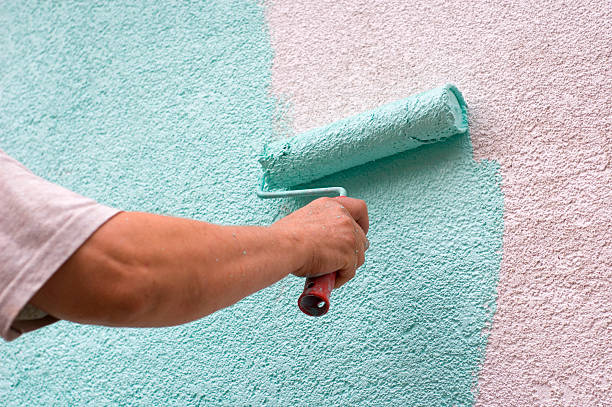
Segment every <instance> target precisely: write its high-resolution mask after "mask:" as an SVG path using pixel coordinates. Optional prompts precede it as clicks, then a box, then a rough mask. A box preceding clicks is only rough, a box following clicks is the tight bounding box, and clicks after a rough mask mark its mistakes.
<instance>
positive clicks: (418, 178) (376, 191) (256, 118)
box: [0, 1, 502, 405]
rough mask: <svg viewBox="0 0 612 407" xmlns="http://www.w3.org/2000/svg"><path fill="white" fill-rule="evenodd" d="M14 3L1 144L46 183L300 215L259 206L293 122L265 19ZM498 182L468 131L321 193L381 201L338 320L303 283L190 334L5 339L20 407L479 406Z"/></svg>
mask: <svg viewBox="0 0 612 407" xmlns="http://www.w3.org/2000/svg"><path fill="white" fill-rule="evenodd" d="M2 7H3V12H2V13H0V27H1V28H0V30H3V35H2V36H0V48H1V49H3V50H4V51H3V53H2V54H0V72H2V73H3V77H2V86H1V90H2V104H1V105H0V143H1V145H2V148H3V149H5V150H6V151H7V152H9V153H11V154H13V155H14V156H16V157H17V158H18V159H20V160H22V161H23V162H25V163H26V164H27V165H28V166H30V167H31V168H32V169H33V170H34V171H35V172H37V173H38V174H41V175H43V176H45V177H47V178H48V179H51V180H53V181H56V182H59V183H60V184H62V185H65V186H67V187H69V188H72V189H74V190H76V191H78V192H81V193H83V194H85V195H88V196H91V197H93V198H96V199H98V200H100V201H101V202H103V203H106V204H109V205H113V206H118V207H121V208H124V209H130V210H145V211H154V212H159V213H166V214H173V215H179V216H190V217H195V218H198V219H202V220H207V221H211V222H223V223H249V224H267V223H270V222H271V221H273V219H275V218H276V217H278V216H281V215H282V214H284V213H286V212H287V211H289V210H291V209H292V208H295V207H296V206H297V204H298V202H296V201H291V200H287V201H282V202H277V201H274V202H272V201H262V200H259V199H257V198H256V196H255V194H254V192H255V188H256V187H257V182H258V178H259V176H260V173H261V171H260V168H259V164H258V163H257V156H258V154H259V152H260V150H261V147H262V145H263V144H264V143H265V142H268V141H270V140H273V139H277V138H279V135H275V134H274V133H275V129H277V128H282V125H278V124H277V123H275V119H274V118H275V117H277V114H278V108H277V104H276V103H275V100H274V99H273V98H272V97H271V96H270V95H269V93H268V88H269V84H270V68H271V64H272V51H271V48H270V44H269V40H268V36H267V31H266V27H265V24H264V18H263V10H262V8H261V7H260V6H257V5H255V4H253V3H251V2H246V1H233V2H227V1H219V2H216V3H212V4H206V5H205V6H204V5H198V6H184V5H182V4H165V3H164V5H157V6H150V5H145V4H140V3H138V4H136V5H133V4H130V5H122V4H115V5H102V6H98V5H89V4H75V5H72V4H68V5H62V6H60V5H56V4H46V5H42V6H40V5H37V4H34V3H19V4H18V5H8V4H6V5H3V6H2ZM4 34H6V35H4ZM339 74H341V73H339ZM433 85H436V84H434V83H432V84H430V86H428V87H431V86H433ZM409 94H410V93H407V94H405V95H403V96H407V95H409ZM330 97H331V96H330ZM469 102H470V101H469V100H468V104H469ZM281 110H282V109H281ZM359 110H365V109H359ZM340 117H341V116H340V115H339V116H337V117H334V119H338V118H340ZM322 124H324V123H322ZM498 170H499V168H498V166H497V164H495V163H493V162H486V161H485V162H481V163H476V162H474V160H473V159H472V150H471V145H470V140H469V138H468V137H467V136H459V137H453V138H450V139H448V140H447V141H445V142H441V143H439V144H435V145H428V146H424V147H422V148H420V149H417V150H414V151H409V152H406V153H402V154H399V155H397V156H394V157H391V158H386V159H383V160H379V161H377V162H374V163H370V164H367V165H364V166H361V167H359V168H355V169H349V170H347V171H344V172H341V173H339V174H335V175H332V176H330V177H328V178H326V179H324V180H322V181H321V182H322V183H328V182H329V183H333V184H340V185H343V186H346V187H347V189H348V190H349V192H350V193H351V195H353V196H356V197H361V198H363V199H365V200H366V201H367V202H368V204H369V206H370V216H371V220H372V226H371V232H370V235H369V238H370V241H371V249H370V251H369V252H368V257H367V262H366V265H365V266H364V267H363V269H362V270H360V273H359V275H358V277H357V278H356V279H355V280H353V281H352V282H351V283H350V284H348V285H346V286H345V287H343V288H342V289H341V290H339V291H337V292H334V293H333V295H332V309H331V310H330V312H329V313H328V314H327V315H326V316H325V317H322V318H318V319H315V318H309V317H307V316H305V315H303V314H302V313H301V312H300V311H299V310H298V308H297V304H296V300H297V297H298V295H299V293H300V292H301V288H302V284H303V282H302V281H301V280H299V279H296V278H288V279H286V280H284V281H282V282H280V283H279V284H277V285H275V286H273V287H271V288H269V289H266V290H263V291H262V292H260V293H258V294H256V295H254V296H251V297H249V298H247V299H245V300H243V301H242V302H240V303H238V304H237V305H235V306H233V307H231V308H229V309H227V310H223V311H220V312H218V313H216V314H214V315H212V316H209V317H207V318H204V319H202V320H200V321H197V322H194V323H191V324H187V325H184V326H180V327H174V328H166V329H110V328H99V327H86V326H79V325H76V324H70V323H67V322H61V323H59V324H56V325H55V326H52V327H49V328H45V329H43V330H41V331H39V332H36V333H32V334H28V335H26V336H24V337H23V338H20V339H19V340H18V341H16V342H14V343H11V344H2V345H0V354H1V355H2V364H0V393H1V394H3V395H4V396H5V397H4V400H3V401H4V402H5V404H7V405H24V404H26V405H28V404H29V405H32V404H33V405H49V404H75V405H79V404H87V403H91V404H124V405H129V404H143V405H167V404H170V405H198V404H201V405H315V404H320V403H321V402H324V403H326V404H328V405H364V404H366V405H367V404H372V403H376V404H379V405H406V404H448V405H450V404H455V405H466V404H470V403H471V402H472V400H473V395H472V393H471V392H470V388H471V386H472V385H473V384H474V379H475V376H474V375H475V373H476V371H477V366H478V364H479V363H480V362H481V361H482V355H483V349H484V345H485V341H486V336H485V335H483V333H482V330H483V329H484V328H486V327H487V326H488V323H489V321H490V319H491V316H492V313H493V311H494V309H495V286H496V281H497V270H498V267H499V262H500V250H501V238H500V237H501V230H502V216H501V208H502V196H501V192H500V189H499V182H500V179H499V175H498Z"/></svg>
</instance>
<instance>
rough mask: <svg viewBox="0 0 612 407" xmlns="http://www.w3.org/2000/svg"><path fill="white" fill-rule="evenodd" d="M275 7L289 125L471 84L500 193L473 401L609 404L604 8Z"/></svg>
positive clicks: (476, 123) (466, 89)
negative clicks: (485, 337) (500, 225)
mask: <svg viewBox="0 0 612 407" xmlns="http://www.w3.org/2000/svg"><path fill="white" fill-rule="evenodd" d="M408 3H411V4H410V5H409V4H408ZM577 3H580V4H579V5H577ZM267 17H268V21H269V24H270V31H271V37H272V44H273V47H274V50H275V60H274V67H273V84H272V86H273V92H274V93H275V94H276V95H277V96H279V97H280V98H282V99H286V100H287V101H288V102H289V104H290V109H289V116H290V117H291V119H292V121H293V123H292V125H293V128H294V129H295V130H296V131H302V130H304V129H307V128H311V127H313V126H316V125H322V124H325V123H328V122H331V121H333V120H336V119H338V118H340V117H343V116H346V115H348V114H351V113H355V112H358V111H362V110H364V109H366V108H370V107H374V106H377V105H379V104H381V103H383V102H386V101H390V100H393V99H397V98H400V97H404V96H407V95H410V94H412V93H415V92H417V91H420V90H425V89H428V88H431V87H434V86H437V85H441V84H443V83H445V82H453V83H455V84H456V85H457V86H458V87H459V89H461V91H462V92H463V93H464V96H465V98H466V100H467V102H468V104H469V106H470V114H471V135H472V142H473V146H474V155H475V158H476V159H482V158H488V159H494V160H497V161H498V162H499V163H500V164H501V171H502V176H503V192H504V195H505V213H504V224H505V231H504V253H503V260H502V267H501V270H500V281H499V287H498V292H499V298H498V302H497V313H496V316H495V319H494V325H493V329H492V331H491V334H490V336H489V344H488V347H487V352H486V360H485V363H484V365H483V366H482V369H481V371H480V375H479V382H478V392H479V396H478V404H480V405H487V406H491V405H499V406H509V405H604V404H605V403H606V402H607V403H610V398H607V399H606V394H607V395H608V396H607V397H609V395H610V394H612V379H611V378H612V339H611V338H612V294H611V293H612V271H611V270H612V243H611V241H612V239H611V230H612V192H611V191H612V164H611V163H610V152H611V151H610V150H611V147H610V145H611V144H610V141H611V138H612V114H611V112H612V96H611V95H612V86H611V83H612V74H611V72H612V70H611V68H610V67H611V66H612V58H611V54H612V51H611V43H612V7H611V6H610V3H609V2H607V1H603V2H602V1H597V0H589V1H582V2H556V1H539V2H533V3H530V2H526V1H520V0H514V1H510V2H495V4H494V5H484V3H483V4H475V3H474V2H465V1H450V2H449V1H439V2H430V1H418V2H405V1H401V0H386V1H351V0H334V1H316V2H313V1H308V0H301V1H297V0H274V1H270V2H269V4H268V9H267ZM606 400H607V401H606Z"/></svg>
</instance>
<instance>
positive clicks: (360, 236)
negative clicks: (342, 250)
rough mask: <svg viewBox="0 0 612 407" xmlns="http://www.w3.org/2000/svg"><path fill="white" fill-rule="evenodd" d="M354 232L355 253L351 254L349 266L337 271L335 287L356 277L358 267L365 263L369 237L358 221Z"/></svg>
mask: <svg viewBox="0 0 612 407" xmlns="http://www.w3.org/2000/svg"><path fill="white" fill-rule="evenodd" d="M353 233H354V234H355V249H354V255H353V256H349V260H348V262H347V266H346V267H345V268H344V269H342V270H339V271H338V272H337V274H336V282H335V284H334V288H339V287H341V286H342V285H344V284H345V283H347V282H348V281H349V280H351V279H352V278H353V277H355V273H356V271H357V269H358V268H359V267H361V266H362V265H363V263H365V251H366V250H367V246H368V245H369V243H368V239H367V238H366V236H365V233H364V231H363V230H362V229H361V227H359V225H358V224H357V223H355V227H354V229H353Z"/></svg>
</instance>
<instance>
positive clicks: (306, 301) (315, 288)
mask: <svg viewBox="0 0 612 407" xmlns="http://www.w3.org/2000/svg"><path fill="white" fill-rule="evenodd" d="M335 283H336V272H335V271H334V272H333V273H329V274H325V275H322V276H318V277H309V278H307V279H306V284H305V285H304V292H302V295H300V298H298V306H299V307H300V309H301V310H302V312H303V313H304V314H306V315H310V316H311V317H320V316H321V315H325V314H326V313H327V311H328V310H329V295H330V294H331V292H332V290H333V289H334V284H335Z"/></svg>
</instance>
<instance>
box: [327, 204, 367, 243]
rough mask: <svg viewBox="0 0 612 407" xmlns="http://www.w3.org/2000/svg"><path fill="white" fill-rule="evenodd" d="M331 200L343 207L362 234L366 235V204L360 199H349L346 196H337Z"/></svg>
mask: <svg viewBox="0 0 612 407" xmlns="http://www.w3.org/2000/svg"><path fill="white" fill-rule="evenodd" d="M333 199H334V200H336V202H338V203H340V205H342V206H344V208H345V209H346V210H347V211H348V213H349V214H350V215H351V217H352V218H353V219H355V222H357V224H358V225H359V226H360V227H361V229H362V230H363V232H364V233H366V234H367V233H368V229H369V227H370V220H369V218H368V207H367V205H366V203H365V202H364V201H362V200H361V199H355V198H349V197H346V196H338V197H336V198H333Z"/></svg>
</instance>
